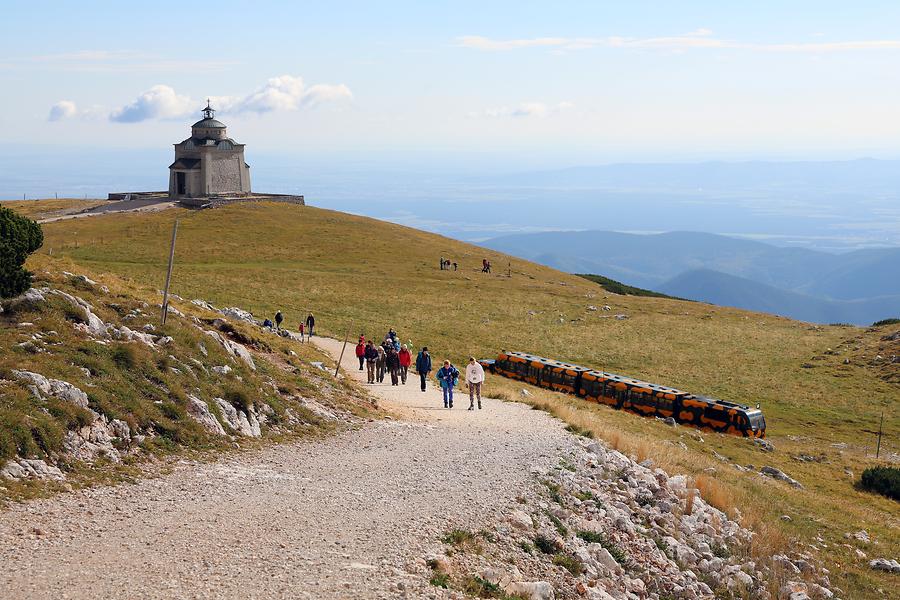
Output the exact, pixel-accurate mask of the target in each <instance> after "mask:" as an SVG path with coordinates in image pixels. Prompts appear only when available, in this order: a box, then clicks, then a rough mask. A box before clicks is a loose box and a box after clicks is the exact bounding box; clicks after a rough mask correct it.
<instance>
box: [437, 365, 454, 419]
mask: <svg viewBox="0 0 900 600" xmlns="http://www.w3.org/2000/svg"><path fill="white" fill-rule="evenodd" d="M437 378H438V381H440V382H441V391H442V392H443V394H444V408H453V388H454V387H456V384H457V383H458V382H459V370H457V368H456V367H454V366H453V365H451V364H450V361H449V360H445V361H444V366H443V367H441V368H440V369H438V372H437Z"/></svg>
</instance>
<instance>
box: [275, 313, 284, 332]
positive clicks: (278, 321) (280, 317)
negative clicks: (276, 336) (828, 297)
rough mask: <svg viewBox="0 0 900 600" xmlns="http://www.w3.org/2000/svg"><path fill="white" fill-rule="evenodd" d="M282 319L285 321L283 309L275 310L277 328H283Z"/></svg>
mask: <svg viewBox="0 0 900 600" xmlns="http://www.w3.org/2000/svg"><path fill="white" fill-rule="evenodd" d="M282 321H284V315H283V314H281V311H280V310H279V311H276V312H275V329H276V330H280V329H281V322H282Z"/></svg>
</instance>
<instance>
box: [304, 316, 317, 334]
mask: <svg viewBox="0 0 900 600" xmlns="http://www.w3.org/2000/svg"><path fill="white" fill-rule="evenodd" d="M315 328H316V318H315V317H314V316H313V314H312V313H309V314H308V315H306V330H307V333H308V335H309V338H308V339H312V336H313V335H314V334H315V331H313V330H314V329H315Z"/></svg>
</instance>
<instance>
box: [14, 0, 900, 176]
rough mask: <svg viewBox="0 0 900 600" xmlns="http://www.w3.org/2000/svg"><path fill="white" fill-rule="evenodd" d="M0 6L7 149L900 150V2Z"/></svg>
mask: <svg viewBox="0 0 900 600" xmlns="http://www.w3.org/2000/svg"><path fill="white" fill-rule="evenodd" d="M124 6H125V5H122V4H121V3H115V2H96V1H79V2H77V3H74V2H73V3H62V2H41V1H33V2H28V3H25V2H6V3H4V8H3V13H4V16H3V19H2V23H0V89H2V90H4V93H3V94H2V95H0V141H2V142H3V143H4V144H8V145H12V147H16V146H19V147H27V148H32V147H39V148H42V147H48V148H50V149H51V150H50V151H51V152H52V151H53V150H52V149H60V148H93V149H101V150H112V151H115V150H116V149H123V150H125V149H132V150H134V149H155V148H166V149H167V151H169V149H170V148H171V146H170V144H173V143H175V142H178V141H180V140H181V139H183V138H185V137H187V135H188V127H189V125H190V123H191V122H192V121H193V120H195V118H199V116H200V113H199V111H200V109H201V108H202V107H203V106H204V105H205V100H206V98H208V97H209V98H212V99H213V107H214V108H219V109H220V112H219V113H218V116H219V118H221V119H222V120H223V121H225V122H226V123H227V124H228V126H229V132H230V135H231V136H232V137H234V138H235V139H237V140H238V141H239V142H243V143H246V144H248V152H251V151H252V150H256V151H259V152H261V153H270V154H278V155H281V156H289V157H297V158H298V159H299V160H308V161H312V162H314V163H316V164H322V165H327V164H328V163H330V162H335V161H342V160H346V161H372V162H374V163H377V162H378V161H383V162H394V163H397V164H408V165H420V166H421V167H422V168H429V169H434V170H440V169H442V168H448V169H454V168H474V169H477V168H479V167H488V166H490V167H491V168H493V167H495V166H496V167H498V168H506V169H515V168H523V169H527V168H554V167H563V166H570V165H578V164H602V163H610V162H630V161H635V162H642V161H692V160H709V159H725V160H745V159H759V158H765V159H779V158H786V159H820V158H857V157H861V156H873V157H878V158H900V110H898V106H900V68H898V67H900V3H898V2H896V1H870V2H866V1H860V2H854V3H849V2H846V1H844V2H831V1H823V0H818V1H815V2H807V1H794V2H771V1H756V2H752V3H747V2H730V1H721V0H719V1H715V2H706V1H693V2H692V1H685V2H677V3H676V2H663V1H659V2H647V1H640V0H637V1H630V2H602V1H596V0H595V1H591V2H529V1H522V0H519V1H515V2H503V1H491V2H484V1H483V0H482V1H480V2H467V1H454V2H387V1H386V2H379V3H373V2H331V3H323V2H271V1H266V0H259V1H257V2H254V3H246V2H230V1H220V2H213V3H194V4H185V3H184V2H165V1H155V2H153V3H129V4H128V5H127V8H124Z"/></svg>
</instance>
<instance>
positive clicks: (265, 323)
mask: <svg viewBox="0 0 900 600" xmlns="http://www.w3.org/2000/svg"><path fill="white" fill-rule="evenodd" d="M273 325H274V323H272V321H270V320H269V319H266V320H265V321H263V327H265V328H266V329H272V327H273Z"/></svg>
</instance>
